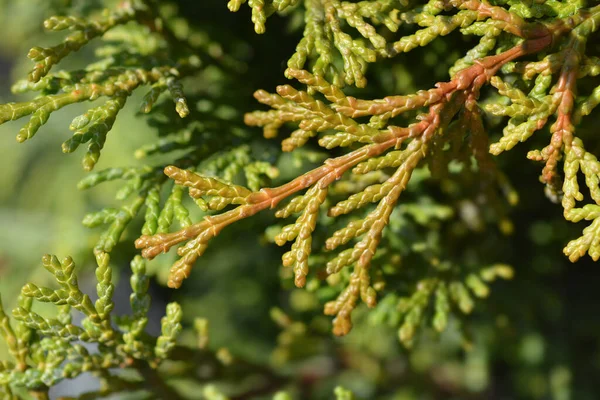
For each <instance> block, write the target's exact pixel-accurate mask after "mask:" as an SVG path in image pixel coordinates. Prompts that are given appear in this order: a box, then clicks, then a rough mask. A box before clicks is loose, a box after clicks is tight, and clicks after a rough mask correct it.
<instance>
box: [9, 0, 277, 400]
mask: <svg viewBox="0 0 600 400" xmlns="http://www.w3.org/2000/svg"><path fill="white" fill-rule="evenodd" d="M157 7H158V6H157V5H156V4H155V3H153V2H142V1H133V2H121V3H120V4H119V6H118V7H117V8H116V9H115V10H112V11H111V10H105V11H103V12H102V14H101V15H99V16H96V17H93V18H89V19H87V18H79V17H70V16H66V17H65V16H59V17H51V18H49V19H48V20H46V21H45V23H44V26H45V27H46V28H47V29H49V30H54V31H60V30H70V31H71V33H70V34H68V35H67V36H66V37H65V38H64V40H63V42H62V43H61V44H59V45H56V46H54V47H49V48H40V47H35V48H33V49H32V50H31V51H30V53H29V58H31V59H32V60H33V61H35V62H36V64H35V67H34V69H33V70H32V72H31V73H30V74H29V77H28V79H27V80H24V81H21V82H18V83H17V84H15V85H14V87H13V90H14V91H15V92H24V91H34V92H38V94H39V95H38V96H37V97H36V98H34V99H33V100H30V101H26V102H22V103H9V104H5V105H0V122H2V123H3V122H6V121H12V120H16V119H19V118H22V117H25V116H28V115H30V116H31V118H30V120H29V122H28V123H27V124H26V125H25V126H24V127H23V128H22V129H21V131H20V132H19V134H18V135H17V140H19V141H24V140H27V139H30V138H32V137H33V136H34V135H35V134H36V133H37V131H38V130H39V129H40V128H41V127H42V126H43V124H44V123H46V122H47V120H48V118H49V117H50V116H51V114H52V113H53V112H55V111H57V110H59V109H61V108H63V107H66V106H68V105H71V104H74V103H79V102H85V101H93V100H96V99H99V98H106V99H107V100H106V102H105V103H104V104H103V105H101V106H99V107H95V108H92V109H90V110H89V111H87V112H86V113H85V114H83V115H81V116H78V117H76V118H75V119H74V120H73V122H72V124H71V126H70V128H71V130H73V131H74V134H73V136H72V137H71V138H70V139H68V140H67V141H66V142H65V143H63V146H62V148H63V151H64V152H66V153H70V152H73V151H75V150H76V149H77V148H78V147H79V146H80V145H82V144H85V143H88V150H87V153H86V155H85V156H84V159H83V167H84V169H86V170H88V171H89V170H91V169H93V168H94V166H95V164H96V162H97V161H98V158H99V156H100V152H101V150H102V147H103V145H104V143H105V141H106V138H107V134H108V132H109V131H110V130H111V129H112V127H113V124H114V122H115V120H116V118H117V115H118V113H119V112H120V110H121V109H122V108H123V107H124V105H125V103H126V101H127V99H128V97H129V96H131V95H132V93H133V92H134V91H135V90H136V89H138V88H139V87H141V86H149V88H150V89H149V91H148V92H147V94H146V95H145V96H144V99H143V102H142V105H141V112H143V113H152V114H153V115H154V117H153V119H152V120H151V124H152V125H153V126H154V127H155V128H156V129H157V130H158V131H159V134H160V138H159V140H158V141H157V142H156V143H151V142H150V141H149V142H148V144H147V145H144V146H143V147H142V148H140V149H139V150H138V151H137V152H136V156H137V157H138V158H146V159H148V160H149V163H148V164H147V165H143V166H140V167H124V168H109V169H105V170H102V171H99V172H95V173H93V174H90V175H88V176H87V177H86V178H84V179H83V180H82V181H81V182H80V184H79V188H80V189H88V188H92V187H94V186H96V185H98V184H101V183H103V182H107V181H113V180H123V181H125V185H124V186H123V187H122V188H121V189H120V190H119V191H118V192H117V199H120V200H123V201H126V200H128V202H127V203H125V204H124V205H123V206H121V207H119V208H105V209H103V210H101V211H99V212H96V213H92V214H90V215H87V216H86V217H85V218H84V224H85V225H87V226H90V227H95V226H100V225H104V226H105V230H104V231H103V233H102V234H101V236H100V239H99V241H98V242H97V243H96V245H95V247H94V255H95V258H96V261H97V268H96V271H95V273H96V278H97V285H96V294H95V296H90V295H88V294H86V293H84V292H83V291H82V290H81V289H80V287H79V285H78V282H77V275H76V272H75V264H74V262H73V260H72V259H70V258H65V259H64V260H62V261H59V260H58V259H57V258H56V257H55V256H50V255H47V256H45V257H44V259H43V265H44V267H45V268H46V269H47V270H48V271H49V272H50V273H51V274H52V275H53V276H54V278H55V281H56V284H57V286H58V287H57V288H52V287H38V286H36V285H35V284H33V283H29V284H27V285H25V286H24V287H23V289H22V292H21V298H20V300H19V307H18V308H16V309H15V310H14V311H13V321H12V322H11V321H10V319H9V317H8V315H7V314H6V313H5V312H4V310H2V311H1V313H0V324H1V328H2V329H1V330H0V333H2V336H3V338H4V339H5V341H6V342H7V343H8V346H9V349H10V352H11V354H12V355H13V356H14V358H15V360H16V363H12V362H3V363H2V364H1V365H2V367H1V368H0V388H2V390H3V391H4V392H3V394H5V395H6V396H8V397H9V398H13V397H14V398H16V397H15V396H16V394H14V393H13V392H12V389H11V388H19V387H20V388H27V389H28V390H30V391H31V393H35V394H36V395H39V396H42V398H45V397H44V396H47V391H48V388H49V387H51V386H53V385H54V384H56V383H57V382H58V381H60V380H62V379H64V378H73V377H75V376H77V375H79V374H81V373H83V372H94V373H96V374H98V375H99V376H100V378H101V381H102V382H103V385H104V388H103V389H102V391H101V393H100V394H102V395H108V394H110V393H112V392H118V391H121V390H151V391H152V390H155V391H156V392H157V393H161V392H163V393H162V395H164V396H166V398H175V397H173V396H176V393H175V392H170V391H169V388H168V385H164V384H163V385H162V386H161V383H162V379H161V378H154V379H151V380H153V381H155V382H156V385H155V387H149V386H148V384H147V382H143V381H139V382H135V381H134V382H130V381H122V380H120V378H119V377H117V376H112V375H111V374H110V373H109V372H108V370H109V369H110V368H113V367H125V368H127V367H131V368H133V369H135V370H137V371H138V372H139V373H140V374H141V375H142V376H144V374H148V373H152V372H151V370H152V369H153V368H156V367H157V365H159V364H160V363H161V361H162V360H164V359H165V358H168V357H169V354H170V351H171V350H172V349H173V348H174V346H175V340H176V336H177V335H178V333H179V332H180V331H181V324H180V321H181V308H180V307H179V305H178V304H177V303H171V304H169V305H168V306H167V308H166V315H165V317H164V318H163V319H162V333H161V335H160V336H159V337H151V336H149V335H148V334H146V333H145V328H146V325H147V323H148V311H149V307H150V296H149V294H148V293H147V291H148V287H149V279H150V276H149V274H148V272H147V270H146V266H145V261H144V260H143V259H142V258H141V257H140V256H136V257H135V258H134V259H133V260H132V262H131V270H132V274H131V279H130V282H131V287H132V290H133V293H132V295H131V298H130V300H131V307H132V315H130V316H122V317H119V318H116V317H115V316H114V315H113V313H112V310H113V308H114V303H113V300H112V297H113V292H114V285H113V279H112V278H113V276H112V275H113V268H112V265H111V262H110V253H111V252H112V251H113V249H114V247H115V245H116V244H117V243H118V242H119V240H120V238H121V236H122V235H123V233H124V231H125V229H126V228H127V226H128V225H129V224H130V223H131V221H132V220H133V219H134V218H135V217H136V215H138V214H140V212H141V211H142V210H143V209H144V208H145V209H146V211H145V215H144V221H145V223H144V226H143V228H142V233H143V234H155V233H157V232H165V231H168V230H169V228H170V226H171V225H172V224H173V222H174V221H175V220H176V221H177V222H178V224H179V226H180V227H186V226H188V225H190V224H191V220H190V218H189V216H188V214H189V210H188V207H189V206H190V204H192V205H193V203H192V202H190V204H184V203H183V201H182V195H183V190H182V188H181V187H179V186H176V185H173V184H171V183H170V182H168V181H167V179H166V177H165V175H164V174H163V169H164V167H165V165H166V164H165V163H164V161H163V163H156V162H155V161H153V159H152V158H151V157H152V156H154V155H159V156H161V157H162V159H163V160H164V159H168V160H169V162H168V164H170V165H177V166H179V167H181V168H192V169H193V168H196V169H198V170H201V171H202V172H203V173H204V174H207V175H213V176H214V178H212V179H214V180H215V181H218V182H220V179H221V178H217V175H220V176H222V177H223V179H227V180H234V179H237V176H238V174H239V173H241V172H242V171H243V172H244V173H245V182H246V184H247V185H248V186H250V187H256V188H257V187H258V186H259V185H261V184H263V179H264V178H265V177H266V176H271V177H273V176H275V175H276V174H277V170H276V169H274V168H273V167H272V166H271V164H269V163H267V162H265V161H257V160H255V158H254V157H253V156H252V151H251V150H252V149H251V147H250V145H249V142H250V141H249V140H248V139H249V137H248V135H247V134H246V133H245V132H244V131H243V130H242V129H241V128H240V127H239V122H238V123H237V124H235V123H232V120H233V119H235V116H236V110H235V109H234V108H233V107H232V106H231V105H229V104H228V101H227V99H226V98H220V97H219V96H221V95H222V94H223V92H224V91H223V90H221V91H219V90H216V89H215V85H216V83H215V82H213V84H212V87H211V90H210V91H204V92H202V90H200V92H201V93H199V94H198V95H192V96H191V97H190V99H191V100H190V101H193V102H191V103H190V105H188V99H186V97H184V94H183V89H182V85H181V83H180V79H182V78H184V77H185V76H188V75H192V74H196V75H197V74H203V73H204V72H203V71H204V70H205V67H206V66H207V65H213V66H215V67H216V70H220V71H221V72H220V73H225V71H228V72H229V73H231V72H232V70H231V69H232V68H236V66H238V63H236V62H234V61H233V60H230V59H228V57H227V56H225V55H219V57H218V58H219V59H218V60H216V59H215V58H213V57H211V56H210V55H209V54H208V52H207V51H206V50H207V48H208V47H209V46H212V48H213V49H214V46H215V44H214V43H211V42H210V40H209V39H207V38H206V36H205V35H204V36H201V40H195V41H194V45H191V44H190V43H189V42H187V41H186V39H190V38H191V39H194V38H193V33H190V35H189V36H188V37H186V38H181V39H180V38H178V37H177V36H176V35H175V34H174V33H173V32H172V31H171V30H170V28H169V26H170V25H169V24H170V23H177V22H178V21H177V20H176V19H175V20H174V21H168V22H167V21H166V20H164V19H163V18H161V16H160V14H159V13H158V8H157ZM96 37H103V40H104V42H105V45H103V46H101V47H99V48H98V49H97V51H96V54H97V55H98V57H99V61H98V62H96V63H94V64H90V65H88V66H87V67H86V68H85V69H84V70H79V71H71V72H67V71H57V72H51V69H52V68H54V67H55V66H56V64H57V63H59V62H60V61H61V60H62V59H63V58H65V57H67V56H68V55H69V54H70V53H71V52H73V51H77V50H79V49H80V48H81V47H83V46H85V45H87V44H88V42H90V41H91V40H92V39H94V38H96ZM196 39H198V38H196ZM210 73H212V74H214V73H215V68H213V70H212V71H211V72H210ZM164 92H167V93H169V94H170V97H171V99H172V101H173V102H174V103H175V105H174V106H173V103H171V102H170V101H166V102H162V101H160V99H159V98H160V96H161V95H162V94H163V93H164ZM169 103H171V104H169ZM173 109H175V110H174V111H173ZM177 114H178V115H177ZM180 117H181V118H185V117H189V118H186V119H185V120H183V119H180ZM177 120H180V121H181V122H178V121H177ZM237 120H238V121H241V115H238V118H237ZM236 125H237V126H236ZM223 132H226V135H227V137H226V138H224V136H223ZM115 139H117V138H115ZM224 142H226V143H227V145H226V146H224V145H223V143H224ZM165 192H167V193H166V198H164V197H165V196H164V195H165ZM196 204H197V205H198V207H199V208H200V209H201V210H204V211H206V210H208V209H209V208H211V207H213V205H210V204H207V203H206V202H204V201H203V200H202V199H197V201H196ZM221 207H222V206H221ZM91 297H97V300H96V301H92V300H91ZM33 300H37V301H40V302H46V303H52V304H55V305H56V306H57V307H58V310H57V313H56V318H54V317H52V318H46V317H44V316H42V315H40V314H38V313H36V311H35V310H34V309H32V305H33ZM1 308H2V307H1V306H0V309H1ZM74 310H76V311H79V312H80V313H82V314H83V320H82V322H81V323H80V324H74V323H72V320H71V318H72V316H71V313H72V311H74ZM115 324H116V326H115ZM84 343H97V344H98V349H97V350H94V351H92V350H90V349H89V347H87V346H85V345H84ZM192 353H193V351H192ZM190 354H191V353H190ZM205 358H206V359H208V360H210V359H212V360H213V361H214V360H215V357H214V355H210V354H207V355H205ZM149 371H150V372H149ZM146 378H147V377H146ZM158 386H161V387H158ZM100 394H98V393H97V395H100Z"/></svg>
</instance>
